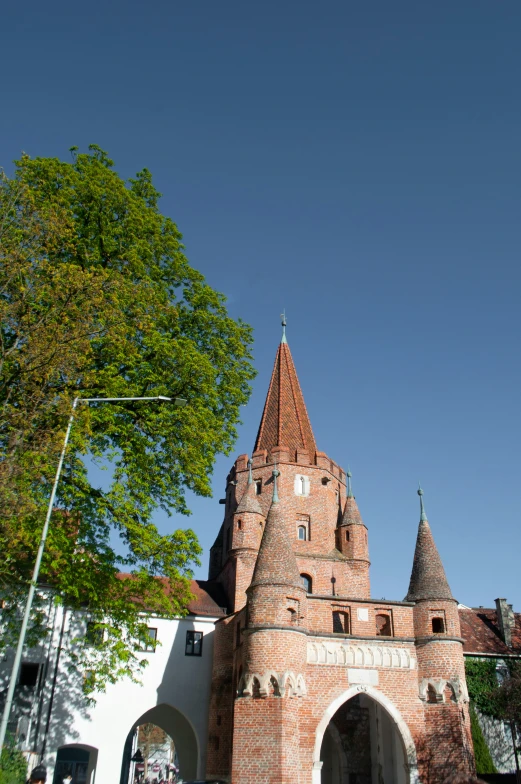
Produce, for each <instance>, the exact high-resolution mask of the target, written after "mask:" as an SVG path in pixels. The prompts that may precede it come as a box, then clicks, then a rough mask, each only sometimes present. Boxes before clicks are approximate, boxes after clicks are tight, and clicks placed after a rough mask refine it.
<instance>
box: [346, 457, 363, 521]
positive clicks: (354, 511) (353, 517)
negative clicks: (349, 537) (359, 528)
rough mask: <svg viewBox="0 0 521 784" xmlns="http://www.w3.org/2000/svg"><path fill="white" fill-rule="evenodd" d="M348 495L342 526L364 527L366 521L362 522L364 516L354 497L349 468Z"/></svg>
mask: <svg viewBox="0 0 521 784" xmlns="http://www.w3.org/2000/svg"><path fill="white" fill-rule="evenodd" d="M346 476H347V494H346V505H345V507H344V513H343V515H342V519H341V521H340V525H364V521H363V520H362V515H361V514H360V510H359V509H358V504H357V503H356V499H355V497H354V495H353V488H352V487H351V476H352V474H351V471H350V470H349V467H348V468H347V473H346Z"/></svg>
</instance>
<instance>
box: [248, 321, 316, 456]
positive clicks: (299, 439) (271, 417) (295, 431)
mask: <svg viewBox="0 0 521 784" xmlns="http://www.w3.org/2000/svg"><path fill="white" fill-rule="evenodd" d="M285 324H286V318H285V317H283V322H282V325H283V328H285ZM285 338H286V336H285V329H284V332H283V335H282V341H281V343H280V344H279V347H278V349H277V356H276V357H275V365H274V367H273V373H272V374H271V381H270V385H269V389H268V394H267V396H266V402H265V404H264V411H263V414H262V419H261V423H260V426H259V432H258V433H257V439H256V441H255V449H254V451H257V450H259V449H266V450H267V451H268V453H269V452H271V450H272V449H273V448H274V447H276V446H284V447H286V448H287V449H289V451H290V455H293V459H294V455H295V452H296V451H297V449H305V450H307V451H308V454H309V457H310V459H311V461H313V459H314V457H315V452H316V451H317V446H316V443H315V437H314V435H313V430H312V428H311V422H310V421H309V416H308V412H307V409H306V404H305V403H304V397H303V395H302V390H301V388H300V384H299V380H298V377H297V371H296V370H295V365H294V363H293V357H292V356H291V351H290V349H289V346H288V344H287V342H286V339H285Z"/></svg>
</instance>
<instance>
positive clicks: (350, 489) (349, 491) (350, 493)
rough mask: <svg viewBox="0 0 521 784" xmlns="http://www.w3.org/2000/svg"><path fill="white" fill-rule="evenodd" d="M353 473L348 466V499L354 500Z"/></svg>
mask: <svg viewBox="0 0 521 784" xmlns="http://www.w3.org/2000/svg"><path fill="white" fill-rule="evenodd" d="M351 476H352V474H351V471H350V470H349V466H347V498H354V495H353V489H352V487H351Z"/></svg>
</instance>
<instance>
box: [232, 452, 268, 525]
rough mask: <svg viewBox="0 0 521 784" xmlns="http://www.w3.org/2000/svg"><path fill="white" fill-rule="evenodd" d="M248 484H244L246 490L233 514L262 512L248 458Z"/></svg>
mask: <svg viewBox="0 0 521 784" xmlns="http://www.w3.org/2000/svg"><path fill="white" fill-rule="evenodd" d="M248 468H249V473H248V484H247V485H246V490H245V491H244V493H243V495H242V498H241V500H240V502H239V506H238V507H237V509H236V510H235V514H244V513H245V512H250V513H252V514H260V515H261V514H262V509H261V505H260V504H259V499H258V498H257V494H256V488H255V485H254V483H253V476H252V473H251V460H248Z"/></svg>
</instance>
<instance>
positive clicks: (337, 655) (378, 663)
mask: <svg viewBox="0 0 521 784" xmlns="http://www.w3.org/2000/svg"><path fill="white" fill-rule="evenodd" d="M307 661H308V664H326V665H338V666H341V667H352V666H355V665H356V666H357V667H384V668H391V669H402V670H414V669H416V667H417V662H416V656H415V655H414V648H413V646H411V647H410V648H404V647H402V646H397V645H378V644H377V643H374V644H371V643H367V641H365V642H356V641H353V642H352V643H345V642H337V641H331V640H329V641H327V642H326V641H324V642H318V641H313V642H311V641H308V648H307Z"/></svg>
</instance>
